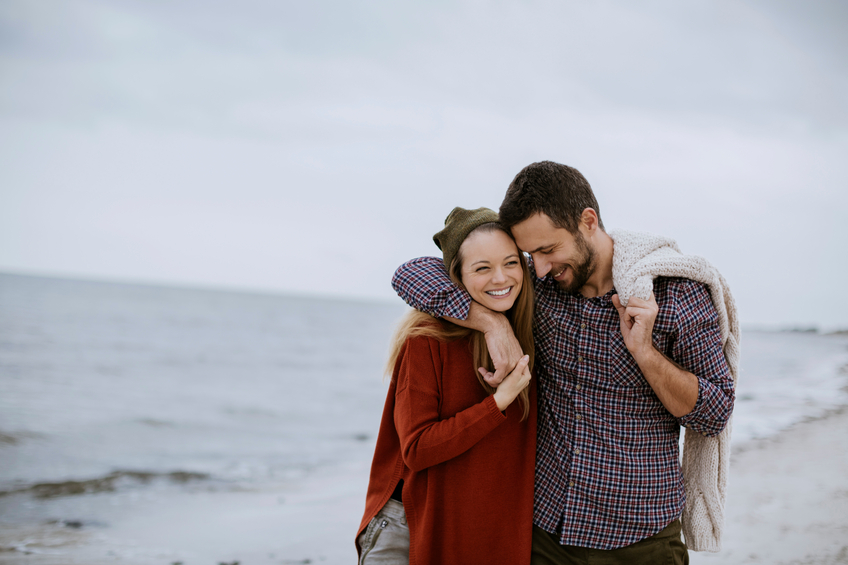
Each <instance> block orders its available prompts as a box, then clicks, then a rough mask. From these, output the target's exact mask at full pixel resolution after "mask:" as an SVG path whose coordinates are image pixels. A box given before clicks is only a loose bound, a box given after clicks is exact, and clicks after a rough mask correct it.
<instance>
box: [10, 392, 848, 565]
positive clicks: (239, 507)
mask: <svg viewBox="0 0 848 565" xmlns="http://www.w3.org/2000/svg"><path fill="white" fill-rule="evenodd" d="M846 430H848V409H846V408H844V409H841V410H836V411H833V412H831V413H830V414H828V415H827V416H826V417H823V418H818V419H815V420H810V421H807V422H803V423H800V424H797V425H795V426H794V427H792V428H791V429H788V430H786V431H784V432H782V433H781V434H779V435H778V436H776V437H773V438H770V439H765V440H754V441H751V442H748V443H747V444H744V445H742V446H741V447H738V448H737V449H736V452H735V453H734V454H733V456H732V461H731V476H730V485H729V491H728V504H727V521H726V526H725V538H724V548H723V550H722V551H721V552H719V553H716V554H709V553H693V554H691V560H692V563H693V564H695V565H698V564H727V565H735V564H739V565H741V564H752V563H776V564H783V565H790V564H791V565H831V564H841V563H848V482H847V481H846V477H848V434H846V433H845V432H846ZM338 471H341V473H340V474H335V475H333V474H330V475H327V476H323V477H319V478H314V479H311V480H310V483H309V484H308V485H303V486H304V492H308V493H310V494H308V495H306V494H303V495H298V494H294V495H292V494H291V493H286V494H284V493H283V492H279V493H274V492H257V493H250V492H227V493H209V494H205V495H204V494H198V493H194V494H188V493H182V494H177V495H175V496H174V497H173V498H171V499H170V501H169V502H168V503H167V504H161V501H160V502H156V501H152V500H150V501H145V500H135V501H132V502H130V504H132V505H134V508H133V516H132V518H131V519H129V520H123V521H120V522H119V523H117V524H115V526H114V527H111V528H108V529H103V528H98V527H97V526H96V525H92V526H88V525H86V524H84V523H83V524H82V525H81V527H77V526H79V524H70V525H69V524H63V523H54V524H42V525H39V526H35V525H30V526H27V525H19V526H17V527H13V528H4V529H3V532H2V534H0V549H2V550H1V551H0V563H9V564H16V565H59V564H88V565H99V564H105V563H127V564H132V565H147V564H154V563H160V564H166V565H170V564H172V563H183V564H184V565H191V564H194V563H197V564H202V563H209V564H215V565H217V564H221V563H226V564H230V563H233V562H239V563H241V565H250V564H252V563H278V564H294V563H303V564H306V563H328V564H343V563H353V562H354V560H355V555H354V551H353V545H352V538H353V531H354V530H355V527H356V524H357V523H358V521H359V512H361V506H362V504H363V502H362V501H363V499H364V494H363V491H364V487H365V478H366V476H367V471H368V464H367V462H357V463H352V464H350V465H348V466H347V467H346V468H344V469H339V470H338Z"/></svg>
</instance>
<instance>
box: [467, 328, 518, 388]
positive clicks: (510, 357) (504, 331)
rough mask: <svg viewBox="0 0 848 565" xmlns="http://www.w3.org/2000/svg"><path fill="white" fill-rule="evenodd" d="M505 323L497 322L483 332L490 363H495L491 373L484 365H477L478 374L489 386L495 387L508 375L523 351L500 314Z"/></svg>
mask: <svg viewBox="0 0 848 565" xmlns="http://www.w3.org/2000/svg"><path fill="white" fill-rule="evenodd" d="M501 317H502V318H503V321H504V322H505V324H499V325H498V327H496V328H495V329H494V330H492V331H486V332H483V334H484V335H485V336H486V346H487V347H488V348H489V356H491V358H492V363H494V364H495V372H494V373H491V372H489V371H487V370H486V368H485V367H479V368H478V370H479V371H480V374H481V375H483V379H484V380H485V381H486V382H487V383H489V386H492V387H494V388H497V387H498V385H500V384H501V382H502V381H503V380H504V379H505V378H506V376H507V375H509V374H510V373H511V372H512V370H513V369H514V368H515V366H516V363H518V361H519V360H520V359H521V358H522V356H523V355H524V352H523V351H521V344H520V343H518V339H517V338H516V337H515V334H514V333H513V331H512V326H510V325H509V321H508V320H507V319H506V318H505V317H503V316H501Z"/></svg>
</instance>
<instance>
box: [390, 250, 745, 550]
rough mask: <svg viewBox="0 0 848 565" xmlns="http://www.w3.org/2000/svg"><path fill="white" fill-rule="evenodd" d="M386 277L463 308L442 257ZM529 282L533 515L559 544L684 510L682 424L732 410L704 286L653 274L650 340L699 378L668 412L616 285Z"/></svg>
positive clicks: (708, 425) (720, 424)
mask: <svg viewBox="0 0 848 565" xmlns="http://www.w3.org/2000/svg"><path fill="white" fill-rule="evenodd" d="M532 271H533V269H532V266H531V272H532ZM392 286H393V287H394V289H395V291H396V292H397V293H398V295H400V297H401V298H403V299H404V300H405V301H406V302H407V303H408V304H409V305H410V306H413V307H414V308H417V309H419V310H422V311H425V312H429V313H430V314H432V315H434V316H448V317H452V318H458V319H465V318H466V317H467V316H468V310H469V308H470V305H471V297H470V296H469V295H468V293H466V292H465V291H463V290H462V289H459V288H458V287H456V286H455V285H454V284H453V283H452V282H451V280H450V279H449V278H448V275H447V272H446V271H445V267H444V263H443V262H442V260H441V259H438V258H435V257H422V258H419V259H414V260H412V261H409V262H407V263H405V264H404V265H402V266H401V267H400V268H399V269H398V270H397V272H396V273H395V276H394V278H393V279H392ZM535 290H536V312H535V329H534V334H535V340H536V374H537V376H538V379H539V381H538V385H539V420H538V426H539V427H538V439H537V452H536V494H535V503H534V524H535V525H537V526H539V527H540V528H543V529H544V530H546V531H548V532H551V533H558V534H559V537H560V543H561V544H563V545H576V546H581V547H591V548H598V549H616V548H619V547H623V546H626V545H630V544H632V543H635V542H637V541H639V540H642V539H644V538H647V537H649V536H651V535H653V534H655V533H657V532H659V531H660V530H662V529H663V528H664V527H665V526H666V525H668V524H669V523H671V522H672V521H673V520H675V519H676V518H678V517H679V516H680V514H681V512H682V511H683V506H684V504H685V502H686V495H685V492H684V488H683V475H682V473H681V470H680V459H679V453H678V449H679V437H680V426H681V425H683V426H687V427H689V428H692V429H694V430H695V431H697V432H700V433H703V434H704V435H708V436H712V435H716V434H718V433H719V432H721V430H723V429H724V427H725V425H726V424H727V421H728V419H729V418H730V414H731V412H732V410H733V403H734V390H733V379H732V377H731V375H730V371H729V369H728V367H727V362H726V360H725V358H724V354H723V353H722V347H721V336H720V333H719V327H718V315H717V314H716V311H715V308H714V307H713V305H712V302H711V301H710V297H709V293H708V291H707V289H706V287H705V286H704V285H702V284H700V283H696V282H693V281H690V280H688V279H677V278H659V279H657V280H656V281H655V282H654V295H655V296H656V299H657V303H658V305H659V313H658V315H657V319H656V322H655V323H654V330H653V339H654V344H655V345H656V347H657V348H658V349H659V350H660V351H662V352H663V353H664V354H666V355H667V356H668V357H669V358H671V359H673V360H674V361H675V362H676V363H677V364H679V365H680V366H681V367H683V368H684V369H686V370H687V371H689V372H691V373H693V374H694V375H695V376H696V377H697V378H698V384H699V386H698V400H697V403H696V404H695V408H694V409H693V410H692V411H691V412H690V413H689V414H687V415H685V416H683V417H682V418H675V417H674V416H672V415H671V413H669V412H668V411H667V410H666V409H665V407H664V406H663V405H662V403H660V401H659V399H658V398H657V396H656V394H655V393H654V391H653V389H652V388H651V387H650V385H649V384H648V382H647V381H646V380H645V377H644V376H643V375H642V373H641V371H640V370H639V367H638V365H637V364H636V361H635V360H634V359H633V357H632V355H631V354H630V352H629V351H628V350H627V347H626V346H625V345H624V341H623V339H622V336H621V331H620V323H619V315H618V311H617V310H616V309H615V306H614V305H613V304H612V295H613V294H615V290H612V291H610V292H608V293H607V294H605V295H604V296H599V297H594V298H585V297H584V296H582V295H580V294H577V293H566V292H564V291H563V290H562V289H560V287H559V285H558V284H557V283H556V281H554V280H553V279H552V278H550V277H543V278H536V279H535Z"/></svg>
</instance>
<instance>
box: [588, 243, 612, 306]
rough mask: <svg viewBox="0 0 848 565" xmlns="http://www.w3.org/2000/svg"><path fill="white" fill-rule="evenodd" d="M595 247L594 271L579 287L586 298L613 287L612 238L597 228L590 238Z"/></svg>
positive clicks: (604, 292)
mask: <svg viewBox="0 0 848 565" xmlns="http://www.w3.org/2000/svg"><path fill="white" fill-rule="evenodd" d="M592 245H594V247H595V261H596V263H595V272H594V273H592V276H591V277H589V280H588V281H586V284H584V285H583V286H582V287H581V288H580V294H582V295H583V296H585V297H586V298H592V297H595V296H603V295H605V294H606V293H608V292H609V291H610V290H612V288H613V284H612V249H613V241H612V238H611V237H610V236H609V235H607V233H606V232H605V231H602V230H600V229H599V230H597V232H595V236H594V237H593V238H592Z"/></svg>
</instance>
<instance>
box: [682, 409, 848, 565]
mask: <svg viewBox="0 0 848 565" xmlns="http://www.w3.org/2000/svg"><path fill="white" fill-rule="evenodd" d="M846 432H848V409H846V408H842V409H840V410H835V411H833V412H831V413H830V414H828V415H827V416H825V417H823V418H818V419H815V420H812V421H807V422H804V423H800V424H797V425H795V426H794V427H792V428H791V429H789V430H786V431H784V432H782V433H780V434H779V435H777V436H776V437H774V438H770V439H766V440H757V441H752V442H749V443H748V444H745V445H743V446H740V447H738V448H737V449H736V452H735V453H734V454H733V455H732V456H731V474H730V479H729V483H730V484H729V486H728V495H727V497H728V498H727V510H726V511H727V516H726V523H725V534H724V544H723V545H724V547H723V549H722V551H721V552H719V553H715V554H709V553H693V554H692V563H693V564H695V565H697V564H701V563H704V564H713V563H715V564H727V565H736V564H740V565H741V564H743V563H780V564H783V565H790V564H792V565H831V564H837V563H848V433H846Z"/></svg>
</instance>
